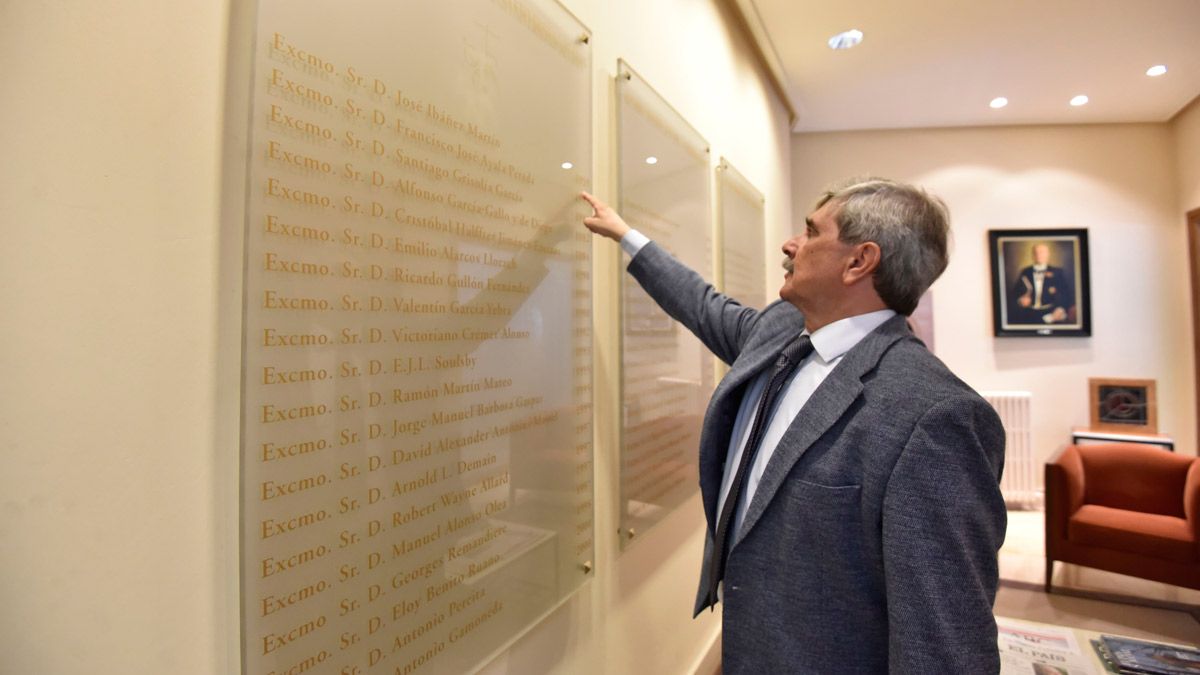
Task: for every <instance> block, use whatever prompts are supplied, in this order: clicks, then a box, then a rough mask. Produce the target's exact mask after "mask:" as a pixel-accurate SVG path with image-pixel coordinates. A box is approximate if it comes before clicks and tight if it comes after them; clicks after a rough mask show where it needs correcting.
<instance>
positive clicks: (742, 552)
mask: <svg viewBox="0 0 1200 675" xmlns="http://www.w3.org/2000/svg"><path fill="white" fill-rule="evenodd" d="M583 198H584V199H585V200H587V201H588V203H589V204H591V206H592V208H593V209H594V210H595V213H594V214H593V215H592V216H591V217H588V218H585V219H584V221H583V222H584V224H585V225H586V226H587V227H588V228H589V229H590V230H592V231H593V232H595V233H597V234H600V235H603V236H606V237H609V238H611V239H614V240H616V241H619V242H621V245H622V247H623V248H624V249H625V250H626V251H627V252H629V253H630V254H631V255H632V261H631V262H630V264H629V272H630V273H631V274H632V275H633V276H634V277H635V278H636V279H637V280H638V282H639V283H640V284H641V285H642V287H643V288H645V289H646V291H647V292H648V293H649V294H650V296H651V297H653V298H654V299H655V301H656V302H658V303H659V304H660V305H661V306H662V308H663V309H664V310H665V311H666V312H667V313H668V314H670V315H671V316H672V317H674V318H675V319H676V320H678V321H680V322H681V323H683V324H684V325H685V326H686V327H687V328H689V329H690V330H692V332H694V333H695V334H696V335H697V336H698V337H699V338H700V339H701V340H702V341H703V342H704V343H705V344H706V345H707V346H708V348H709V349H711V350H712V351H713V352H714V353H715V354H716V355H717V356H718V357H720V358H721V359H723V360H724V361H725V362H727V363H729V364H730V365H731V367H730V370H729V373H728V374H727V375H726V376H725V378H724V379H723V380H722V381H721V383H720V384H719V385H718V386H717V388H716V390H715V391H714V393H713V396H712V400H711V401H710V404H709V407H708V412H707V413H706V415H705V419H704V426H703V431H702V434H701V441H700V487H701V493H702V496H703V501H704V510H705V515H706V516H707V520H708V539H707V543H706V546H705V553H704V565H703V570H702V573H701V580H700V591H699V594H698V597H697V600H696V607H695V611H696V613H697V614H698V613H699V612H700V611H701V610H703V609H704V608H706V607H710V606H712V605H714V604H715V603H717V602H718V600H719V601H721V602H723V603H724V609H723V635H722V652H723V653H722V669H723V672H726V673H884V672H892V673H921V674H927V673H971V674H972V675H976V674H978V673H996V672H998V670H999V656H998V652H997V646H996V624H995V620H994V618H993V616H992V601H993V599H994V597H995V592H996V585H997V565H996V554H997V551H998V549H999V547H1000V544H1001V543H1002V541H1003V539H1004V530H1005V524H1006V514H1005V510H1004V502H1003V500H1002V498H1001V496H1000V491H999V487H998V483H999V476H1000V471H1001V466H1002V464H1003V451H1004V430H1003V429H1002V427H1001V425H1000V421H999V418H998V417H997V416H996V413H995V411H993V410H992V409H991V407H990V406H988V404H987V403H986V402H985V401H983V399H981V398H980V397H979V396H978V395H977V394H976V393H975V392H974V391H972V390H971V389H970V388H969V387H967V386H966V385H965V384H963V383H962V382H961V381H960V380H959V379H958V378H956V377H955V376H954V375H953V374H952V373H951V372H950V371H949V370H947V369H946V367H945V366H944V365H943V364H942V363H941V362H940V361H938V360H937V358H935V357H934V356H933V355H931V354H930V353H929V351H928V350H926V349H925V347H924V345H922V344H921V342H920V341H918V340H917V339H916V338H914V337H913V336H912V334H911V333H910V332H909V330H908V328H907V327H906V325H905V315H907V314H909V313H911V312H912V310H913V309H914V308H915V307H916V304H917V300H918V298H919V297H920V296H921V293H922V292H923V291H924V290H925V289H926V288H928V286H929V285H930V284H931V283H932V282H933V280H934V279H936V278H937V277H938V275H940V274H941V272H942V270H943V269H945V267H946V263H947V252H946V251H947V242H946V240H947V232H948V223H947V214H946V211H945V207H944V206H943V205H942V204H941V202H940V201H937V200H936V199H933V198H931V197H929V196H928V195H926V194H925V193H924V192H922V191H920V190H917V189H915V188H913V187H910V186H907V185H902V184H899V183H895V182H892V181H885V180H875V179H872V180H866V181H860V182H856V183H852V184H849V185H846V186H844V187H840V188H838V189H835V190H831V191H830V192H828V193H827V194H826V195H825V196H824V197H823V198H822V199H821V200H820V202H819V203H818V205H817V209H816V211H815V212H813V213H812V215H811V216H810V217H809V218H807V219H806V227H805V232H804V233H803V234H801V235H799V236H796V237H793V238H792V239H789V240H788V241H787V242H785V243H784V244H783V253H784V255H785V256H786V258H785V260H784V261H783V266H784V270H785V274H784V281H783V286H782V288H781V289H780V291H779V295H780V298H781V300H780V301H777V302H774V303H772V304H770V305H768V306H767V307H766V308H765V309H763V310H762V311H756V310H754V309H751V308H747V307H743V306H741V305H740V304H738V303H737V302H736V301H734V300H733V299H731V298H728V297H726V296H724V295H721V294H720V293H717V292H716V291H715V290H714V289H713V288H712V286H710V285H708V284H707V283H705V282H704V280H703V279H701V278H700V277H699V276H698V275H697V274H696V273H695V272H693V271H691V270H690V269H688V268H686V267H685V266H683V265H682V264H681V263H679V262H678V261H676V260H675V259H674V258H672V257H671V256H670V255H669V254H667V253H666V252H665V251H663V249H661V248H660V247H658V246H657V245H656V244H654V243H653V242H649V241H648V240H647V239H646V238H645V237H644V236H643V235H641V234H640V233H638V232H637V231H636V230H631V229H630V228H629V226H628V225H626V224H625V222H624V221H623V220H622V219H621V217H620V216H619V215H617V214H616V213H615V212H614V211H613V210H612V209H611V208H609V207H608V206H607V205H605V204H604V203H603V202H601V201H600V200H598V199H596V198H595V197H592V196H591V195H588V194H586V193H585V194H584V195H583ZM793 361H795V362H797V363H798V368H797V369H796V370H795V371H790V369H791V368H793V367H795V365H796V364H795V363H792V362H793ZM776 392H777V393H776ZM759 417H762V418H763V420H764V422H759V423H758V424H755V422H756V421H757V420H758V418H759ZM730 495H732V496H730Z"/></svg>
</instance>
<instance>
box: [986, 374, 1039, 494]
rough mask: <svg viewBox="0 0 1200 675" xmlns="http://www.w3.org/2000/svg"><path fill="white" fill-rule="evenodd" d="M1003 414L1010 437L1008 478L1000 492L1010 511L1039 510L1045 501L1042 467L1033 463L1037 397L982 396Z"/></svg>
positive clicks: (998, 393)
mask: <svg viewBox="0 0 1200 675" xmlns="http://www.w3.org/2000/svg"><path fill="white" fill-rule="evenodd" d="M981 393H982V395H983V397H984V398H985V399H987V402H988V403H991V404H992V407H993V408H995V409H996V412H997V413H999V414H1000V421H1001V422H1002V423H1003V424H1004V431H1005V433H1006V435H1007V436H1008V442H1007V444H1006V445H1005V452H1004V474H1003V476H1002V477H1001V479H1000V492H1001V493H1002V494H1003V495H1004V501H1005V503H1007V504H1008V505H1009V506H1010V507H1016V508H1026V509H1028V508H1036V507H1037V506H1038V505H1039V502H1040V501H1041V493H1040V491H1039V490H1038V473H1037V472H1038V468H1039V467H1038V466H1037V464H1036V463H1035V462H1034V460H1033V432H1032V431H1031V428H1030V423H1029V408H1030V405H1031V404H1032V401H1033V394H1032V393H1030V392H1027V391H985V392H981Z"/></svg>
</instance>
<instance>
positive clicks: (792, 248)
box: [780, 236, 800, 258]
mask: <svg viewBox="0 0 1200 675" xmlns="http://www.w3.org/2000/svg"><path fill="white" fill-rule="evenodd" d="M799 248H800V237H799V236H795V237H792V238H791V239H788V240H787V241H785V242H783V246H781V247H780V249H781V250H782V251H783V254H784V255H786V256H787V257H789V258H790V257H792V256H794V255H795V254H796V251H797V250H798V249H799Z"/></svg>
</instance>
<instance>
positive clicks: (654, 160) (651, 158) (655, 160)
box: [646, 155, 658, 164]
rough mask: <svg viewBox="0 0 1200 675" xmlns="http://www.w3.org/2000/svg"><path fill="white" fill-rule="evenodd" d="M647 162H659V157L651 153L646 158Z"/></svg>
mask: <svg viewBox="0 0 1200 675" xmlns="http://www.w3.org/2000/svg"><path fill="white" fill-rule="evenodd" d="M646 163H647V164H658V158H657V157H655V156H654V155H651V156H649V157H647V158H646Z"/></svg>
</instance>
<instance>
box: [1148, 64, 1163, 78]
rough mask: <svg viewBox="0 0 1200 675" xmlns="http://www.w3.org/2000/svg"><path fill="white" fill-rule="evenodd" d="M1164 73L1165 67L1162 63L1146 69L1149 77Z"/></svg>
mask: <svg viewBox="0 0 1200 675" xmlns="http://www.w3.org/2000/svg"><path fill="white" fill-rule="evenodd" d="M1166 73H1167V67H1166V66H1163V65H1158V66H1150V67H1149V68H1148V69H1146V74H1147V75H1149V76H1150V77H1158V76H1159V75H1165V74H1166Z"/></svg>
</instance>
